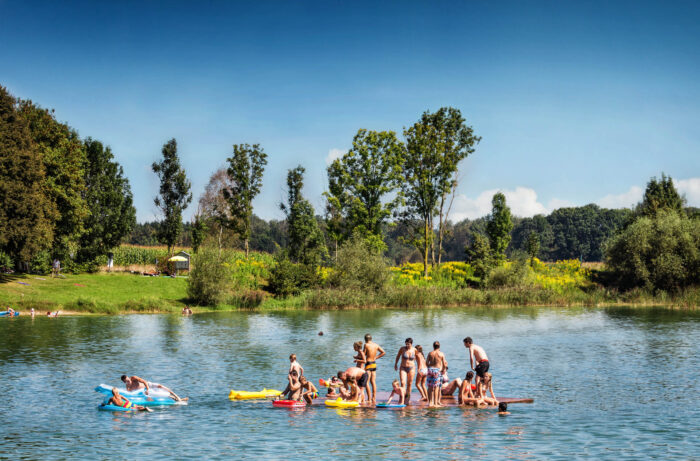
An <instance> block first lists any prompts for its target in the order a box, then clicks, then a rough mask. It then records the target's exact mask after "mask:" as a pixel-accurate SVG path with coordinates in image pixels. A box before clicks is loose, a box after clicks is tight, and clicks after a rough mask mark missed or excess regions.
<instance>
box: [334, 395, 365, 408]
mask: <svg viewBox="0 0 700 461" xmlns="http://www.w3.org/2000/svg"><path fill="white" fill-rule="evenodd" d="M326 406H327V407H333V408H355V407H359V406H360V402H353V401H350V400H343V399H341V398H340V397H338V398H337V399H335V400H326Z"/></svg>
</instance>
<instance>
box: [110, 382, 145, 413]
mask: <svg viewBox="0 0 700 461" xmlns="http://www.w3.org/2000/svg"><path fill="white" fill-rule="evenodd" d="M107 405H114V406H115V407H121V408H125V409H127V410H128V409H131V408H134V409H135V410H138V411H152V410H151V409H150V408H148V407H144V406H142V405H134V404H132V403H131V402H130V401H129V399H127V398H126V397H123V396H122V395H121V394H120V393H119V391H118V390H117V388H116V387H113V388H112V396H111V397H110V398H109V400H108V401H107Z"/></svg>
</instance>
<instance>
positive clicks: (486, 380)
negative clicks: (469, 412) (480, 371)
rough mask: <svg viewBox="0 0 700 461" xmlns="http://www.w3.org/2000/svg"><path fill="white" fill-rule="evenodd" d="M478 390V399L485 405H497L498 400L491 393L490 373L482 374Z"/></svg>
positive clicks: (491, 377) (491, 380)
mask: <svg viewBox="0 0 700 461" xmlns="http://www.w3.org/2000/svg"><path fill="white" fill-rule="evenodd" d="M477 387H478V390H479V395H478V397H479V398H480V399H481V400H483V401H484V402H485V403H486V404H487V405H498V400H497V399H496V395H495V394H494V393H493V375H491V373H484V376H483V378H482V380H481V384H480V385H477ZM487 392H490V393H491V397H488V396H487Z"/></svg>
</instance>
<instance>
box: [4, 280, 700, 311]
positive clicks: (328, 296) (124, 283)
mask: <svg viewBox="0 0 700 461" xmlns="http://www.w3.org/2000/svg"><path fill="white" fill-rule="evenodd" d="M186 304H189V300H188V299H187V282H186V279H185V278H170V277H143V276H137V275H132V274H128V273H111V274H80V275H67V276H65V278H57V279H52V278H50V277H48V276H35V275H24V274H22V275H10V276H7V275H5V276H0V310H4V308H5V306H7V305H9V306H11V307H12V308H13V309H15V310H19V311H20V312H26V311H29V310H30V309H31V308H32V307H33V308H34V309H35V311H36V312H37V313H38V314H42V313H46V312H47V311H56V310H61V311H62V314H63V315H84V314H106V315H110V314H136V313H179V312H180V311H181V310H182V308H183V306H185V305H186ZM699 305H700V288H692V289H688V290H686V291H684V292H683V293H681V294H679V295H676V296H670V295H667V294H665V293H661V294H657V295H652V294H649V293H647V292H645V291H642V290H633V291H630V292H626V293H618V292H616V291H614V290H606V289H604V288H601V287H594V288H592V289H589V290H586V291H583V290H581V289H578V288H572V289H568V290H563V291H553V290H546V289H542V288H533V287H525V288H503V289H474V288H446V287H437V286H432V287H431V286H422V287H421V286H393V287H387V288H386V289H383V290H381V291H379V292H372V291H358V290H340V289H317V290H312V291H307V292H305V293H302V294H301V295H299V296H295V297H290V298H286V299H275V298H273V297H271V296H269V295H267V294H266V293H264V292H260V291H250V292H243V293H240V294H238V295H236V296H235V297H234V298H232V300H231V303H229V304H220V305H218V306H214V307H211V306H196V305H192V307H193V308H194V311H195V312H215V311H238V310H245V311H274V310H323V309H386V308H401V309H405V308H426V309H427V308H437V307H535V306H542V307H615V306H621V307H650V306H661V307H667V308H670V309H696V308H697V307H698V306H699Z"/></svg>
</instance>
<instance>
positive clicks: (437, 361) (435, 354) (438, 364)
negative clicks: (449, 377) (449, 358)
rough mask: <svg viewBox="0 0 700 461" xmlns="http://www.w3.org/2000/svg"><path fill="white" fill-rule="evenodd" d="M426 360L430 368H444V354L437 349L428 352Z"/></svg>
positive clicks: (442, 369)
mask: <svg viewBox="0 0 700 461" xmlns="http://www.w3.org/2000/svg"><path fill="white" fill-rule="evenodd" d="M426 362H427V364H428V366H429V367H431V368H438V369H440V370H441V371H444V370H445V363H446V361H445V354H443V353H442V352H440V351H439V350H435V351H432V352H431V353H430V354H428V358H427V359H426Z"/></svg>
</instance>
